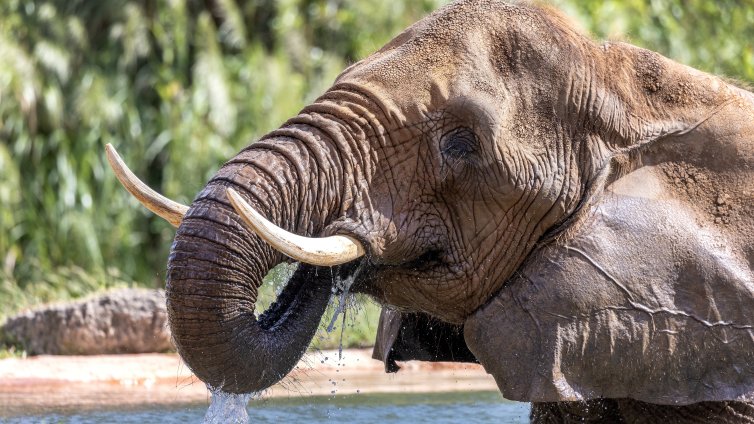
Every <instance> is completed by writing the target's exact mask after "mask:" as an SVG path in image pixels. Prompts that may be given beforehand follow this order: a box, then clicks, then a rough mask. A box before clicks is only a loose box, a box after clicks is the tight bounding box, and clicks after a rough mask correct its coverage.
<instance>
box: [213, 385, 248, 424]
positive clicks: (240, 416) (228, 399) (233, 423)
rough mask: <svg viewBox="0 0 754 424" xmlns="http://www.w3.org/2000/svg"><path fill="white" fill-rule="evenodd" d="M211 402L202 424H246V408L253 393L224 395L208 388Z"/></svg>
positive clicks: (224, 393)
mask: <svg viewBox="0 0 754 424" xmlns="http://www.w3.org/2000/svg"><path fill="white" fill-rule="evenodd" d="M208 389H209V391H210V393H212V401H211V402H210V404H209V409H208V410H207V413H206V414H205V415H204V421H203V422H204V424H226V423H227V424H248V422H249V413H248V412H247V411H246V406H247V405H248V404H249V399H251V397H252V396H254V393H242V394H235V393H226V392H223V391H221V390H214V389H212V388H210V387H208Z"/></svg>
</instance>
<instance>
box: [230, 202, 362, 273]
mask: <svg viewBox="0 0 754 424" xmlns="http://www.w3.org/2000/svg"><path fill="white" fill-rule="evenodd" d="M226 192H227V194H228V199H230V203H231V204H232V205H233V208H234V209H235V210H236V212H238V214H239V215H241V218H243V220H244V221H245V222H246V224H248V225H249V227H251V230H252V231H254V232H255V233H256V234H257V235H259V237H261V238H262V239H264V241H266V242H267V243H269V244H270V245H271V246H272V247H274V248H275V249H276V250H278V251H279V252H281V253H283V254H285V255H286V256H289V257H291V258H293V259H295V260H297V261H299V262H303V263H307V264H310V265H317V266H335V265H340V264H344V263H346V262H350V261H352V260H354V259H357V258H360V257H362V256H364V246H362V245H361V243H359V242H358V241H356V240H355V239H353V238H352V237H349V236H343V235H337V236H330V237H322V238H313V237H302V236H299V235H296V234H293V233H290V232H288V231H285V230H284V229H282V228H280V227H278V226H277V225H275V224H273V223H272V222H270V221H268V220H267V218H265V217H263V216H262V215H260V214H259V212H257V211H255V210H254V209H253V208H252V207H251V206H250V205H249V204H248V203H246V201H245V200H244V199H243V198H242V197H241V195H239V194H238V192H236V191H235V190H233V189H232V188H229V189H227V190H226Z"/></svg>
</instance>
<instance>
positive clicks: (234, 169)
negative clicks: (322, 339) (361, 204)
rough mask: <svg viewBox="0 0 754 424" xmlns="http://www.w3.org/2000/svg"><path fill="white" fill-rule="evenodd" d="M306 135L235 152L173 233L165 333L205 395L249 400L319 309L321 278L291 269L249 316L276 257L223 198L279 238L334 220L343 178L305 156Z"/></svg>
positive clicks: (327, 283) (287, 366)
mask: <svg viewBox="0 0 754 424" xmlns="http://www.w3.org/2000/svg"><path fill="white" fill-rule="evenodd" d="M312 131H313V130H310V131H308V132H307V131H302V130H301V129H300V128H299V129H296V128H293V129H291V128H288V129H286V128H285V127H284V128H283V129H281V130H277V131H276V132H274V133H272V134H271V135H270V136H268V138H266V139H264V140H262V141H260V142H257V143H255V144H254V145H253V146H252V147H250V148H248V149H246V150H245V151H243V152H241V153H240V154H239V155H238V156H236V157H235V158H233V159H232V160H231V161H230V162H228V163H227V164H226V165H225V166H223V168H222V169H221V170H220V171H219V172H218V174H217V175H216V176H215V177H214V178H213V179H212V180H211V181H210V182H209V183H208V184H207V186H206V187H205V188H204V190H203V191H202V192H201V193H200V194H199V195H198V197H197V199H196V200H195V201H194V202H193V204H192V205H191V208H190V209H189V210H188V212H187V213H186V215H185V216H184V218H183V221H182V222H181V225H180V227H179V228H178V232H177V234H176V238H175V241H174V243H173V246H172V249H171V253H170V258H169V261H168V277H167V280H168V281H167V293H166V294H167V305H168V314H169V321H170V327H171V329H172V333H173V339H174V341H175V344H176V347H177V349H178V351H179V353H180V354H181V357H182V358H183V360H184V361H185V362H186V364H187V365H188V366H189V368H191V370H192V371H193V372H194V373H195V374H196V375H197V377H199V378H200V379H201V380H202V381H204V382H205V383H206V384H207V385H208V386H210V387H212V388H213V389H220V390H223V391H226V392H231V393H250V392H256V391H260V390H263V389H265V388H267V387H269V386H271V385H272V384H274V383H276V382H277V381H279V380H280V379H281V378H283V377H284V376H285V375H286V374H287V373H288V372H289V371H290V370H291V369H293V367H294V366H295V365H296V363H297V362H298V360H299V359H300V358H301V356H302V355H303V353H304V352H305V350H306V348H307V346H308V344H309V342H310V341H311V339H312V337H313V336H314V333H315V332H316V330H317V327H318V324H319V322H320V319H321V316H322V314H323V313H324V311H325V308H326V307H327V304H328V301H329V298H330V292H331V281H332V277H331V270H329V269H328V268H317V267H314V266H309V265H301V266H299V268H298V270H297V271H296V272H295V273H294V275H293V277H292V278H291V279H290V281H289V282H288V284H287V286H286V288H285V289H284V290H283V292H282V293H281V294H280V295H279V296H278V299H277V301H276V302H275V303H274V304H273V305H272V306H270V308H269V309H268V310H267V311H266V312H265V313H263V314H261V315H259V317H258V318H257V317H256V316H255V313H254V311H255V303H256V300H257V295H258V290H259V287H260V285H261V283H262V279H263V277H264V276H265V275H266V274H267V273H268V272H269V270H270V269H271V268H272V267H274V266H275V265H276V264H277V263H279V262H281V261H282V260H283V257H282V256H281V255H280V254H279V253H278V252H276V251H275V250H274V249H272V248H271V247H270V246H269V245H268V244H267V243H266V242H265V241H264V240H262V239H261V238H260V237H259V236H257V235H256V234H255V233H253V232H250V231H249V230H247V229H246V227H245V225H244V223H243V221H242V219H241V217H239V215H238V214H237V213H236V212H235V211H234V210H233V206H232V205H231V203H230V201H229V199H228V197H227V195H226V190H227V189H228V188H232V189H234V190H235V191H236V192H238V193H239V194H240V196H241V197H242V198H243V200H245V201H246V202H247V203H248V204H249V205H251V206H252V207H253V208H254V209H255V210H256V211H259V212H260V213H261V214H262V215H264V216H266V217H268V218H269V219H270V221H272V222H276V223H277V225H279V226H281V227H283V228H284V229H286V230H288V231H291V232H294V233H297V234H306V235H311V234H318V233H319V232H321V231H322V230H323V229H324V227H325V226H326V225H327V224H328V222H329V221H330V220H332V219H333V216H337V214H340V213H341V212H340V198H339V197H340V195H341V194H340V193H341V191H342V190H341V187H340V185H341V184H342V183H340V181H343V179H342V175H341V174H342V173H343V171H342V169H341V168H340V167H338V166H332V165H333V163H337V162H338V161H337V160H333V158H332V157H331V158H329V162H328V163H324V162H322V161H321V160H318V158H316V157H313V155H310V154H309V152H311V151H316V150H317V149H313V148H312V146H311V143H321V142H323V140H322V139H320V138H318V137H317V138H315V137H313V136H312ZM280 134H285V135H284V136H280ZM292 135H294V136H292ZM320 148H321V146H320ZM335 159H337V158H335ZM315 176H316V177H315ZM322 179H325V181H327V183H328V184H322Z"/></svg>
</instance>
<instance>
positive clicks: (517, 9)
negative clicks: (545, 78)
mask: <svg viewBox="0 0 754 424" xmlns="http://www.w3.org/2000/svg"><path fill="white" fill-rule="evenodd" d="M547 13H548V12H547V11H545V10H543V9H537V8H530V7H526V6H515V5H510V4H506V3H503V2H499V1H479V0H474V1H461V2H455V3H452V4H451V5H449V6H447V7H445V8H442V9H440V10H438V11H437V12H435V13H433V14H431V15H429V16H428V17H426V18H424V19H423V20H421V21H419V22H417V23H416V24H414V25H413V26H411V27H410V28H408V29H407V30H405V31H404V32H403V33H401V34H400V35H398V36H397V37H396V38H395V39H393V40H392V41H391V42H389V43H388V44H387V45H385V46H384V47H383V48H382V49H380V50H379V51H377V52H376V53H374V54H373V55H371V56H369V57H368V58H366V59H364V60H362V61H360V62H358V63H357V64H355V65H353V66H352V67H350V68H348V69H347V70H346V71H345V72H343V74H341V76H340V77H339V78H338V82H346V81H347V82H354V83H358V84H365V85H368V86H371V87H372V88H377V89H383V90H387V91H390V93H391V95H392V96H394V97H396V96H397V97H400V96H404V97H405V99H406V100H407V101H410V102H411V103H412V104H416V103H425V104H426V103H428V102H429V101H430V100H433V99H434V97H436V96H437V95H438V94H440V95H441V96H442V97H445V98H448V97H449V96H450V94H451V93H452V92H453V90H454V88H456V87H455V86H457V85H459V83H460V85H462V86H465V87H470V86H473V87H478V86H479V83H478V82H475V81H476V80H487V85H485V87H484V88H485V90H486V91H490V86H489V82H490V81H492V80H493V73H494V72H495V69H494V68H495V66H498V65H499V58H495V57H494V56H495V55H496V48H497V46H498V44H499V38H500V34H501V33H503V34H505V33H508V32H509V31H513V32H516V31H517V28H521V25H524V26H536V25H535V22H539V23H542V22H543V21H544V20H545V19H546V16H547ZM509 22H515V25H509ZM522 22H523V24H522ZM471 80H474V82H472V81H471ZM456 94H457V93H456ZM422 96H424V97H423V98H422ZM422 100H423V102H422Z"/></svg>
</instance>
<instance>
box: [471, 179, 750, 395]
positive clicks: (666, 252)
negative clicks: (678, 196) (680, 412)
mask: <svg viewBox="0 0 754 424" xmlns="http://www.w3.org/2000/svg"><path fill="white" fill-rule="evenodd" d="M655 172H656V171H655V170H653V169H650V168H642V169H640V170H639V171H636V173H635V174H630V176H631V178H633V179H634V180H636V181H638V182H640V184H641V187H640V188H639V190H638V191H640V192H644V193H647V192H652V191H653V190H654V191H655V192H656V194H657V195H655V196H652V195H648V196H645V197H642V196H638V195H635V194H636V193H629V194H621V193H619V192H618V190H616V191H608V192H607V193H605V195H604V196H603V197H602V200H601V201H599V202H598V203H597V204H595V205H594V206H593V207H592V209H591V211H590V213H589V214H588V217H587V218H585V221H584V222H583V224H582V225H580V226H579V227H578V228H577V229H575V230H574V231H573V233H572V234H571V235H570V237H569V238H568V240H567V241H565V242H561V243H560V244H557V245H549V246H547V247H544V248H542V249H541V250H540V251H538V252H536V253H535V254H534V255H533V256H532V257H531V258H530V260H529V261H528V262H527V263H526V264H525V265H524V266H523V267H522V269H521V270H520V272H519V273H518V274H517V275H516V276H515V277H514V278H512V279H511V280H510V281H509V282H507V283H506V285H505V286H504V287H503V289H502V290H501V291H500V292H499V293H498V294H497V295H496V296H495V297H494V298H493V299H492V300H491V301H489V302H488V303H487V304H486V305H484V306H483V307H482V308H480V309H479V310H478V311H477V312H475V313H474V314H473V315H472V316H470V317H469V318H468V319H467V320H466V322H465V329H464V331H465V339H466V342H467V344H468V346H469V348H470V349H471V351H472V352H473V353H474V355H475V356H476V358H478V359H479V361H480V362H481V363H482V365H483V366H484V367H485V369H486V370H487V372H489V373H490V374H492V375H493V376H494V378H495V380H496V381H497V384H498V386H499V388H500V390H501V392H502V394H503V396H504V397H506V398H508V399H512V400H518V401H532V402H556V401H576V400H588V399H595V398H633V399H637V400H641V401H645V402H651V403H659V404H689V403H695V402H701V401H722V400H754V277H753V276H752V270H751V264H750V263H749V260H750V259H747V258H746V257H742V256H743V255H740V254H738V253H737V252H736V250H734V249H732V248H731V247H730V245H727V244H726V242H725V239H723V238H720V237H718V234H717V233H715V232H714V229H710V227H709V226H706V225H705V224H704V220H701V219H699V216H698V214H697V213H696V212H695V210H694V209H693V208H691V207H689V206H688V205H687V204H685V203H683V202H681V201H678V200H674V199H673V198H672V197H669V196H666V195H663V192H662V188H661V184H660V183H659V181H660V178H659V177H658V175H657V174H655ZM637 174H638V175H637ZM619 182H620V180H619ZM651 187H655V189H653V188H651ZM657 187H660V188H657Z"/></svg>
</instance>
